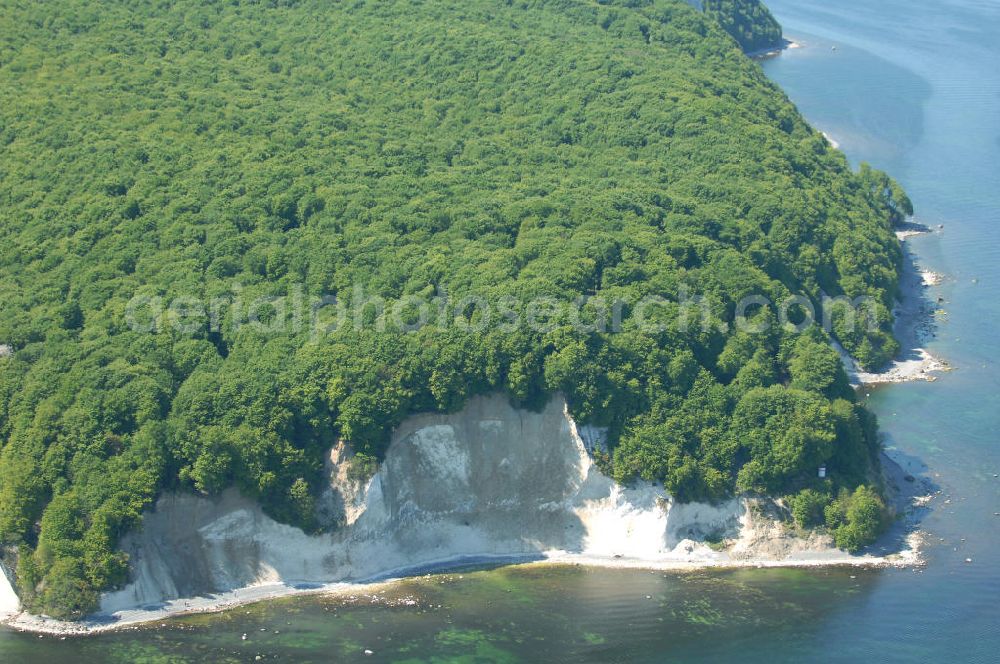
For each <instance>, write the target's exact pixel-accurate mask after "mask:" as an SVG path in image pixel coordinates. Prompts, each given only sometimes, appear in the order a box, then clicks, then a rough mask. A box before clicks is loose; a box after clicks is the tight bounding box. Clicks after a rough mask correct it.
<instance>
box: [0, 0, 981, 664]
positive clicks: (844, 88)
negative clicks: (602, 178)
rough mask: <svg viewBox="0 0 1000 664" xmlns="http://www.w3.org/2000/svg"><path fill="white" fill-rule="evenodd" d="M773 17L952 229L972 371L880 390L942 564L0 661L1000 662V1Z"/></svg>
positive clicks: (77, 649) (415, 590) (965, 361)
mask: <svg viewBox="0 0 1000 664" xmlns="http://www.w3.org/2000/svg"><path fill="white" fill-rule="evenodd" d="M769 5H770V6H771V8H772V10H773V11H774V13H775V14H776V15H777V17H778V19H779V20H780V21H781V22H782V24H783V25H784V26H785V30H786V34H787V36H789V37H790V38H792V39H794V40H795V41H796V42H799V43H800V44H801V45H802V47H801V48H798V49H793V50H789V51H786V52H785V53H783V54H782V55H780V56H778V57H776V58H772V59H770V60H767V61H765V62H764V63H763V66H764V68H765V70H766V72H767V74H768V75H769V76H770V77H771V78H772V79H773V80H774V81H776V82H777V83H778V84H780V85H781V86H782V88H783V89H784V90H785V91H786V93H787V94H788V95H789V96H790V97H791V98H792V100H793V101H794V102H795V103H796V104H797V105H798V106H799V108H800V109H801V110H802V112H803V113H804V114H805V116H806V117H807V118H808V119H809V120H810V121H812V122H813V123H814V124H815V126H817V127H818V128H820V129H822V130H824V131H826V132H827V133H828V134H829V135H830V136H832V137H833V138H834V139H835V140H836V141H837V142H838V143H839V144H840V145H841V147H842V149H843V150H844V151H845V152H846V153H847V155H848V156H849V158H850V159H851V161H852V162H854V163H855V164H857V163H859V162H861V161H868V162H870V163H872V164H873V165H875V166H876V167H878V168H882V169H884V170H886V171H888V172H889V173H891V174H892V175H893V176H895V177H896V178H897V179H898V180H899V181H900V182H901V183H903V185H904V186H905V187H906V188H907V190H908V192H909V194H910V195H911V197H912V198H913V200H914V203H915V206H916V208H917V212H918V214H917V220H918V221H921V222H922V223H924V224H927V225H929V226H931V227H934V228H936V227H937V226H938V225H939V224H943V225H944V228H943V230H941V231H939V232H935V233H933V234H930V235H925V236H922V237H918V238H913V239H911V240H909V242H911V243H912V246H913V248H914V250H915V252H916V254H917V258H918V261H919V262H920V264H921V265H922V266H923V267H926V268H928V269H932V270H934V271H936V272H940V273H942V274H944V275H946V280H945V282H944V283H943V284H942V285H941V286H939V287H935V288H933V289H932V290H931V295H932V297H934V298H937V297H942V298H944V300H945V304H944V308H945V309H946V311H947V316H946V317H942V318H941V319H940V320H939V325H938V336H937V338H936V339H935V340H934V341H933V342H931V343H930V345H929V347H930V348H931V350H932V351H933V352H934V354H936V355H938V356H940V357H943V358H945V359H946V360H947V361H948V362H949V363H950V364H951V365H952V366H953V367H954V369H955V370H954V371H953V372H951V373H948V374H946V375H944V376H943V377H942V378H941V380H939V381H937V382H934V383H912V384H906V385H894V386H890V387H885V388H880V389H877V390H873V391H872V392H871V396H870V398H869V402H870V405H871V407H872V408H873V409H874V410H875V411H876V412H877V413H878V415H879V417H880V419H881V423H882V427H883V429H884V431H885V432H886V435H887V444H888V445H889V446H890V447H892V448H894V450H895V451H896V452H897V453H898V454H900V455H902V456H903V457H904V458H909V459H911V460H913V462H914V463H919V462H922V463H924V464H926V468H927V469H926V471H925V474H926V475H927V476H928V477H929V478H931V479H932V480H933V481H934V482H935V483H936V484H937V486H938V487H939V488H940V489H941V490H942V495H941V496H939V497H938V498H937V499H935V501H934V502H933V503H932V508H931V510H930V511H929V512H928V513H927V515H926V516H925V517H924V519H923V521H922V528H923V529H924V530H925V531H926V532H927V540H928V544H927V546H926V549H925V555H926V558H927V565H926V566H925V567H923V568H922V569H919V570H914V569H902V570H898V569H894V570H874V571H849V570H741V571H732V572H723V573H697V574H682V575H676V574H663V573H651V572H639V571H624V570H600V569H584V568H566V567H563V568H547V567H546V568H507V569H497V570H491V571H476V572H466V573H461V574H460V573H458V572H455V573H451V574H447V575H440V576H432V577H428V578H420V579H416V580H413V581H408V582H404V583H401V584H398V585H397V586H393V587H392V588H391V589H388V590H386V591H385V592H384V593H382V594H380V595H379V596H378V597H376V598H372V597H368V596H358V597H356V598H355V599H353V600H344V599H333V598H319V597H312V598H309V597H305V598H296V599H288V600H281V601H275V602H270V603H266V604H261V605H257V606H254V607H245V608H241V609H239V610H236V611H232V612H229V613H225V614H218V615H214V616H202V617H195V618H187V619H184V620H173V621H169V622H168V623H166V624H165V626H162V627H161V626H157V627H153V628H144V629H141V630H138V631H130V632H123V633H118V634H110V635H105V636H100V637H96V638H87V639H68V640H65V641H62V640H59V639H56V638H52V637H44V638H39V637H37V636H30V635H21V634H12V633H10V632H0V662H18V661H39V662H130V661H141V662H187V661H191V662H202V661H234V662H243V661H257V658H258V657H260V658H261V660H260V661H308V662H333V661H353V660H362V661H396V662H403V661H408V662H432V661H434V662H437V661H468V662H489V661H510V662H515V661H552V662H561V661H572V662H579V661H594V662H610V661H639V662H681V661H713V662H716V661H739V662H766V663H768V664H774V663H776V662H802V661H830V662H855V661H863V662H941V661H948V662H996V661H1000V516H996V515H995V513H997V512H1000V479H998V478H997V477H996V474H998V473H1000V374H998V363H997V358H998V357H1000V330H998V324H1000V297H998V296H1000V261H998V259H1000V174H998V170H1000V2H998V0H934V1H931V0H922V1H919V2H913V1H912V0H911V1H908V2H904V1H902V0H887V1H883V2H878V3H873V2H862V1H861V0H838V1H837V2H831V1H830V0H808V1H807V0H770V2H769ZM967 558H971V559H972V562H971V563H967V562H965V560H966V559H967ZM243 634H247V638H246V639H245V640H244V639H243V638H242V635H243ZM366 649H368V650H371V651H372V653H373V654H371V655H370V656H366V655H365V654H364V651H365V650H366Z"/></svg>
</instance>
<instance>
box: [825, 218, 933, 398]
mask: <svg viewBox="0 0 1000 664" xmlns="http://www.w3.org/2000/svg"><path fill="white" fill-rule="evenodd" d="M930 232H931V229H930V228H927V227H926V226H921V225H919V224H912V223H911V224H906V225H904V226H902V227H901V228H900V229H899V230H897V231H896V237H897V238H899V241H900V244H901V245H902V247H903V271H902V273H901V274H900V284H899V290H900V299H899V300H898V301H897V303H896V306H895V308H894V309H893V315H894V316H895V319H896V322H895V325H894V327H893V332H894V333H895V335H896V339H897V340H898V341H899V344H900V346H901V350H900V352H899V354H898V356H897V357H896V359H895V360H894V361H893V362H892V363H891V364H889V365H888V366H887V367H885V368H884V369H883V370H881V371H874V372H871V371H864V370H863V369H861V368H860V367H858V365H857V363H856V362H855V361H854V359H853V358H851V357H850V356H849V355H848V354H847V353H846V351H844V349H843V348H841V347H840V346H839V345H835V346H834V347H835V348H836V349H837V352H839V353H840V355H841V359H842V360H843V362H844V368H845V369H846V370H847V375H848V378H850V379H851V383H852V384H853V385H855V386H866V385H880V384H885V383H906V382H910V381H917V380H923V381H931V382H932V381H935V380H937V374H939V373H941V372H945V371H950V370H951V367H950V366H948V364H947V363H946V362H944V361H943V360H941V359H940V358H937V357H935V356H934V355H932V354H931V352H930V351H929V350H927V348H926V347H925V345H926V344H927V342H928V341H930V340H931V339H933V338H934V335H935V331H936V323H935V316H936V315H937V312H938V308H937V304H935V303H934V302H933V301H932V299H931V298H930V297H928V295H927V289H928V288H931V287H934V286H939V285H940V284H941V283H942V282H943V281H944V277H943V276H942V275H940V274H938V273H936V272H932V271H930V270H925V269H921V268H920V267H919V266H918V264H917V262H916V258H915V256H914V255H913V252H912V251H911V250H910V248H909V245H908V243H907V242H906V240H907V239H908V238H911V237H915V236H918V235H924V234H926V233H930Z"/></svg>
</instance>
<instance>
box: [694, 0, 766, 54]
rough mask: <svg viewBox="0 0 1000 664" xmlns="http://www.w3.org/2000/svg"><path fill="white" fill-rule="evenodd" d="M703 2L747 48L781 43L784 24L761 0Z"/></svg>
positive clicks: (706, 11)
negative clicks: (779, 22)
mask: <svg viewBox="0 0 1000 664" xmlns="http://www.w3.org/2000/svg"><path fill="white" fill-rule="evenodd" d="M702 6H703V7H704V10H705V13H706V14H708V15H709V16H711V17H712V18H714V19H715V20H716V21H718V22H719V25H721V26H722V28H723V29H724V30H725V31H726V32H728V33H729V35H730V36H731V37H732V38H733V39H735V40H736V41H737V43H739V45H740V47H741V48H742V49H743V50H744V51H748V52H753V51H761V50H763V49H767V48H774V47H775V46H779V45H780V44H781V25H779V24H778V22H777V21H776V20H775V19H774V16H772V15H771V12H770V10H769V9H768V8H767V7H765V6H764V4H763V3H762V2H760V0H704V1H703V2H702Z"/></svg>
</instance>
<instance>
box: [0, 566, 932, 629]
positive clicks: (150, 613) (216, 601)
mask: <svg viewBox="0 0 1000 664" xmlns="http://www.w3.org/2000/svg"><path fill="white" fill-rule="evenodd" d="M920 564H922V561H921V559H920V555H919V552H918V551H917V550H916V549H911V550H905V551H902V552H899V553H896V554H891V555H887V556H872V555H865V556H854V555H851V554H848V553H845V552H836V551H834V552H830V553H829V554H827V555H823V554H820V553H816V554H815V556H814V557H808V556H803V557H793V558H789V559H786V560H669V561H648V560H630V559H615V558H603V557H596V556H583V555H577V554H573V553H569V552H562V551H553V552H548V553H547V554H546V556H545V557H544V558H542V559H532V558H530V557H515V556H463V557H461V558H458V559H454V560H449V561H441V562H439V563H434V564H430V565H426V566H423V567H422V568H421V570H420V573H413V574H407V575H405V576H391V577H390V578H386V579H384V580H379V581H370V582H360V583H336V584H329V585H318V586H316V587H303V586H305V585H308V584H285V583H269V584H261V585H259V586H250V587H247V588H240V589H238V590H234V591H230V592H226V593H219V594H216V595H211V596H205V597H194V598H188V599H183V600H175V601H171V602H168V603H166V604H165V605H164V606H163V607H162V608H157V609H155V610H136V611H129V612H123V613H122V614H120V615H117V616H114V618H111V617H109V618H107V619H94V620H85V621H81V622H67V621H61V620H56V619H53V618H47V617H43V616H35V615H32V614H28V613H19V614H16V615H13V616H10V617H8V618H6V619H4V620H0V626H2V627H6V628H9V629H12V630H15V631H21V632H29V633H33V634H44V635H49V636H88V635H96V634H102V633H107V632H112V631H123V630H129V629H140V628H152V627H156V623H158V622H163V621H165V620H168V619H171V618H177V617H181V616H190V615H201V614H211V613H221V612H224V611H229V610H233V609H237V608H239V607H241V606H247V605H250V604H256V603H258V602H264V601H268V600H274V599H279V598H285V597H300V596H306V595H323V596H326V597H345V598H346V597H349V596H356V595H374V594H377V593H379V592H384V591H385V590H386V589H388V588H391V587H393V586H395V585H397V584H399V583H402V582H405V581H407V580H408V579H413V578H418V577H420V576H426V575H429V574H444V573H448V572H454V571H456V570H468V569H470V568H472V569H481V568H486V567H490V566H494V565H505V566H554V567H561V566H583V567H594V568H611V569H634V570H649V571H659V572H677V573H682V572H696V571H705V570H717V571H722V570H727V569H749V568H755V569H763V568H820V567H850V568H867V569H872V568H889V567H896V568H904V567H912V566H916V565H920Z"/></svg>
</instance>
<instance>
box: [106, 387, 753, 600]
mask: <svg viewBox="0 0 1000 664" xmlns="http://www.w3.org/2000/svg"><path fill="white" fill-rule="evenodd" d="M349 463H350V459H349V456H348V455H347V454H346V453H345V451H344V449H343V448H338V449H337V450H334V451H333V453H332V454H331V460H330V463H329V464H328V469H329V473H330V489H329V491H328V492H327V495H325V496H324V497H323V500H322V501H321V503H322V507H321V513H322V514H324V518H326V519H327V520H328V522H330V523H334V522H335V523H336V524H337V525H336V526H335V528H334V529H333V531H332V532H331V533H329V534H323V535H318V536H308V535H306V534H305V533H303V532H302V531H300V530H298V529H296V528H293V527H290V526H285V525H282V524H279V523H277V522H275V521H274V520H272V519H270V518H269V517H267V516H266V515H264V514H263V512H262V511H261V510H260V508H258V507H257V506H256V505H255V504H253V503H252V502H251V501H249V500H247V499H244V498H243V497H241V496H240V495H239V494H238V493H237V492H236V491H234V490H230V491H227V492H225V493H224V494H222V495H221V496H219V497H216V498H213V499H209V498H203V497H198V496H193V495H167V496H164V497H162V498H161V499H160V500H159V501H158V503H157V505H156V509H155V511H153V512H151V513H149V514H147V515H146V516H145V518H144V521H143V528H142V529H141V530H140V531H138V532H136V533H134V534H131V535H129V536H127V537H126V538H125V539H124V541H123V543H122V546H123V548H124V550H125V551H127V552H128V553H129V554H130V556H131V561H132V567H133V581H132V582H131V583H129V585H128V586H127V587H125V588H124V589H122V590H120V591H117V592H112V593H108V594H106V595H105V596H104V598H103V601H102V606H101V609H102V612H105V613H113V612H116V611H123V610H128V609H134V608H140V607H149V608H152V606H155V605H159V604H162V603H163V602H164V601H165V600H170V599H174V598H181V597H194V596H198V595H205V594H211V593H220V592H225V591H229V590H233V589H236V588H240V587H244V586H250V585H254V584H265V583H270V582H283V583H285V584H289V585H292V586H295V585H303V584H325V583H331V582H337V581H357V580H368V579H375V578H379V577H381V576H388V575H393V574H399V573H404V572H406V571H411V572H412V571H415V570H417V569H420V568H425V567H429V566H433V565H436V564H440V563H443V562H446V561H449V560H455V559H456V558H461V557H504V558H515V557H525V558H531V557H543V556H544V555H546V554H549V553H552V552H568V553H578V554H583V555H586V556H592V557H609V558H611V557H622V558H629V559H638V560H650V561H654V560H663V559H669V558H672V557H677V558H678V559H680V560H686V559H688V558H690V556H691V555H692V552H693V551H694V549H695V547H694V545H693V544H692V543H691V542H690V541H689V540H691V539H699V538H702V537H704V536H706V535H710V534H713V535H716V536H723V535H725V536H733V535H735V534H736V533H737V532H738V530H739V528H740V519H741V518H742V517H744V516H745V512H746V507H745V505H744V503H743V502H742V501H740V500H738V499H734V500H732V501H729V502H728V503H725V504H723V505H721V506H717V507H712V506H707V505H672V504H671V501H670V499H669V497H668V496H667V495H666V494H665V493H664V492H663V491H662V489H658V488H655V487H653V486H650V485H648V484H647V485H641V486H638V487H635V488H624V487H621V486H618V485H616V484H615V483H614V482H613V481H612V480H611V479H609V478H608V477H606V476H605V475H604V474H603V473H601V472H600V471H599V470H598V469H597V468H596V467H595V466H594V465H593V463H592V462H591V460H590V457H589V456H588V454H587V452H586V450H585V448H584V444H583V441H582V440H581V438H580V436H579V434H578V433H577V430H576V426H575V424H574V422H573V421H572V419H571V418H570V417H569V416H568V415H567V413H566V404H565V402H564V401H563V400H562V399H554V400H553V401H552V402H551V403H550V404H549V405H548V407H547V408H545V410H544V411H542V412H541V413H529V412H524V411H519V410H516V409H514V408H512V407H511V406H510V405H509V403H508V401H507V400H506V398H504V397H500V396H493V397H481V398H476V399H473V400H471V401H470V402H469V404H468V405H467V406H466V408H465V409H464V410H463V411H461V412H460V413H455V414H451V415H418V416H415V417H412V418H409V419H408V420H407V421H405V422H404V423H403V424H402V425H401V426H400V427H399V429H398V430H397V431H396V432H395V434H394V436H393V440H392V443H391V445H390V447H389V449H388V452H387V454H386V458H385V460H384V462H383V464H382V466H381V467H380V469H379V471H378V472H377V473H376V474H375V475H374V476H373V477H372V478H371V479H370V480H368V481H367V482H365V483H360V482H358V481H352V480H350V479H349V474H348V473H347V472H346V469H347V465H348V464H349ZM701 549H702V551H701V553H700V555H709V556H712V555H715V554H714V553H713V552H711V551H709V550H708V549H707V548H706V547H701Z"/></svg>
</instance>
